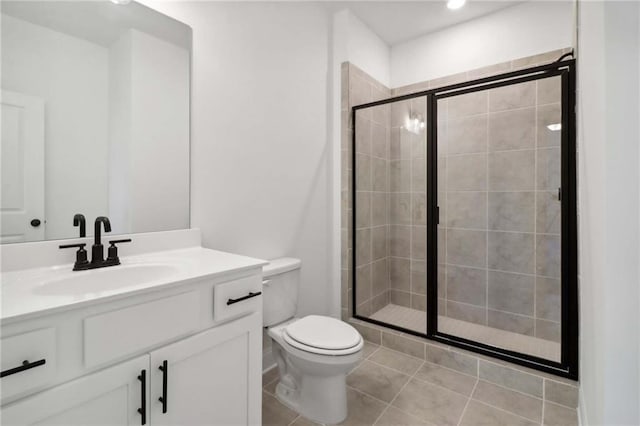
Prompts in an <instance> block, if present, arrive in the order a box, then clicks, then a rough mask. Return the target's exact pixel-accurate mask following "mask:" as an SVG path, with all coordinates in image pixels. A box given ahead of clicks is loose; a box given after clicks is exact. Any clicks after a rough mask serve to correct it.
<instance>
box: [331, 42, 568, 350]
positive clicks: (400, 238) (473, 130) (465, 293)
mask: <svg viewBox="0 0 640 426" xmlns="http://www.w3.org/2000/svg"><path fill="white" fill-rule="evenodd" d="M567 51H569V49H563V50H559V51H553V52H548V53H546V54H543V55H537V56H533V57H527V58H522V59H518V60H514V61H510V62H506V63H501V64H496V65H493V66H490V67H485V68H482V69H477V70H472V71H469V72H465V73H461V74H456V75H452V76H448V77H444V78H439V79H436V80H431V81H426V82H422V83H417V84H413V85H411V86H406V87H401V88H397V89H393V90H391V91H390V92H391V93H390V95H391V96H397V95H401V94H406V93H413V92H417V91H420V90H425V89H429V88H437V87H442V86H445V85H447V84H453V83H457V82H462V81H466V80H470V79H475V78H480V77H485V76H488V75H492V74H497V73H502V72H507V71H510V70H515V69H520V68H527V67H531V66H535V65H540V64H543V63H548V62H551V61H553V60H555V59H557V58H558V57H559V56H560V55H561V54H562V53H565V52H567ZM342 79H343V84H342V95H343V96H342V109H343V111H342V116H343V127H342V129H343V132H342V154H343V155H342V162H343V165H342V177H343V181H342V182H343V184H342V218H343V220H342V247H343V249H342V253H343V267H342V290H343V293H342V295H343V297H342V308H343V317H345V318H349V317H351V316H352V313H351V302H350V300H351V299H350V297H351V294H352V283H351V273H350V267H351V265H350V263H351V255H350V250H351V241H352V238H351V229H350V227H351V205H352V204H351V199H350V185H351V175H350V173H351V152H350V149H351V147H350V145H351V135H352V133H351V132H352V131H353V128H352V123H351V121H350V118H349V111H350V107H351V106H352V105H357V104H361V103H365V102H369V101H373V100H376V99H381V98H385V97H388V94H389V91H388V89H387V88H386V87H384V86H383V85H381V84H380V83H378V82H376V81H375V80H373V79H372V78H371V77H369V76H368V75H367V74H365V73H364V72H363V71H361V70H359V69H358V68H357V67H355V66H353V65H350V64H347V63H345V64H343V67H342ZM557 80H558V78H554V79H548V80H544V81H543V82H540V83H536V82H533V83H529V84H521V85H518V86H509V87H507V88H504V89H496V90H494V91H491V93H489V92H480V93H475V94H471V95H467V96H466V99H464V97H462V96H461V97H458V98H451V99H449V100H448V101H444V102H443V101H441V102H440V103H439V111H441V112H443V114H439V125H438V129H439V149H438V151H439V155H440V157H439V159H438V161H439V166H440V170H439V171H438V173H439V179H438V180H439V194H438V198H439V200H440V202H439V204H440V208H441V224H442V226H441V227H440V229H439V235H438V238H439V254H438V257H439V263H440V266H439V271H438V272H439V280H438V281H439V287H440V288H439V295H440V297H441V299H440V300H439V301H438V302H439V312H440V314H441V315H448V316H451V317H454V318H458V319H463V320H467V321H471V322H476V323H480V324H485V325H489V326H492V327H497V328H502V329H506V330H510V331H516V332H519V333H523V334H527V335H532V336H537V337H541V338H545V339H549V340H558V339H559V319H560V318H559V316H560V308H559V306H560V305H559V304H560V282H559V258H560V253H559V247H560V245H559V240H560V237H559V233H560V229H559V223H560V222H559V218H560V216H559V202H557V188H558V187H559V182H558V179H559V174H558V172H559V163H557V161H558V160H559V158H560V152H559V146H558V142H559V138H557V137H556V136H555V135H552V134H549V132H548V130H547V129H546V126H547V125H548V124H553V123H558V122H559V121H560V120H559V100H560V97H559V94H558V87H559V86H558V84H559V83H558V82H557ZM474 96H475V98H474V99H471V98H473V97H474ZM480 98H482V99H480ZM490 98H491V99H493V101H491V100H490ZM500 105H501V106H500ZM376 109H382V107H376ZM424 110H425V101H424V98H416V99H413V100H411V101H404V102H399V103H395V104H393V105H392V106H391V108H390V111H388V113H387V111H383V112H379V113H376V112H375V111H371V110H369V111H366V112H365V111H363V112H364V113H365V114H363V117H362V118H361V117H360V115H359V116H358V117H357V125H358V135H359V134H360V133H364V138H365V139H366V138H371V142H370V143H371V146H373V138H374V137H376V136H375V132H374V131H373V129H374V127H369V129H367V126H365V127H364V130H363V129H361V128H360V125H361V124H363V123H367V122H366V121H364V120H365V119H369V120H371V122H372V125H373V123H375V124H377V125H380V126H382V127H384V125H383V122H381V121H378V122H376V121H375V120H374V117H373V115H377V116H378V117H383V116H384V115H385V114H386V115H387V116H388V117H389V121H388V125H387V129H388V133H385V134H386V135H388V136H386V137H387V141H388V144H387V148H386V149H387V150H386V151H385V153H386V155H387V156H386V157H385V156H383V155H381V156H379V157H378V156H376V155H372V154H371V151H369V152H367V151H366V150H367V148H366V146H367V143H368V142H366V141H364V140H363V141H361V142H360V144H361V145H363V146H364V148H363V149H362V150H363V152H360V153H359V156H358V159H357V161H358V169H360V164H361V163H360V161H362V164H365V172H364V173H365V174H364V176H362V179H365V180H364V181H363V182H364V185H365V186H364V187H363V189H364V188H367V189H370V191H371V195H369V200H367V195H364V194H358V195H357V197H359V198H358V199H357V200H356V201H357V203H358V204H357V205H358V209H357V210H358V214H359V216H360V214H362V215H363V216H364V217H361V218H359V225H358V228H359V229H358V230H357V231H356V238H357V239H358V241H357V242H358V244H357V247H358V251H360V249H364V250H365V252H363V253H360V254H359V255H358V256H357V257H358V259H357V262H358V266H359V267H360V266H365V268H362V270H360V271H358V278H357V279H358V289H359V293H360V292H361V290H360V289H361V281H360V280H361V279H362V282H364V283H365V284H364V287H363V288H364V292H363V297H362V299H360V297H359V300H358V304H359V306H361V308H359V309H358V313H359V314H361V315H368V314H370V313H373V312H375V310H376V309H374V308H379V307H382V306H384V304H386V303H385V300H387V301H390V302H391V303H394V304H399V305H403V306H408V307H412V308H414V309H421V310H424V309H425V308H426V303H425V296H424V295H425V293H426V278H425V264H424V260H425V255H424V251H425V250H426V247H425V245H426V234H425V232H426V228H425V226H424V225H425V224H426V210H425V208H424V206H425V204H426V200H425V198H426V193H425V191H424V189H423V188H422V186H421V185H422V184H423V183H426V181H425V179H423V177H422V175H421V174H422V173H424V170H425V168H424V166H425V164H426V163H425V159H424V144H422V145H421V143H420V142H424V141H425V137H424V131H422V133H421V134H418V135H415V134H412V133H410V132H408V131H407V130H405V129H403V128H402V125H403V124H404V120H405V118H406V116H408V115H409V114H414V115H415V114H418V115H420V114H422V117H426V114H425V112H426V111H424ZM366 114H370V116H369V117H367V116H366ZM379 119H380V120H382V118H379ZM377 129H378V131H380V128H379V127H377ZM368 130H372V131H371V133H368ZM514 130H515V132H514ZM510 132H511V133H510ZM359 139H360V137H359ZM358 150H359V151H360V149H358ZM374 158H377V162H378V163H379V164H382V161H384V160H386V161H387V163H386V165H387V167H386V173H387V175H388V181H387V184H388V186H387V191H388V192H387V194H386V195H387V197H386V198H385V196H384V192H385V191H380V190H379V189H383V187H377V189H378V191H376V190H374V188H373V186H372V185H373V184H372V183H371V182H372V181H371V182H369V183H368V182H367V181H366V176H370V177H371V176H372V175H371V174H368V175H367V173H371V170H372V168H371V163H372V160H373V159H374ZM367 161H368V162H369V166H368V167H367V165H366V164H367ZM554 162H555V163H554ZM381 168H382V166H378V169H381ZM359 182H362V180H359ZM501 182H506V183H508V184H513V187H508V188H507V187H502V186H500V185H501ZM357 186H358V189H359V190H360V189H361V185H360V184H358V185H357ZM376 193H378V195H376V197H378V198H379V200H378V201H377V202H376V204H375V205H374V204H373V201H372V199H373V197H374V194H376ZM361 198H362V200H361ZM380 199H383V200H385V201H381V200H380ZM383 202H385V203H386V209H382V208H381V203H383ZM361 206H364V210H365V211H364V212H362V213H360V212H361ZM367 206H369V207H370V210H369V212H368V213H367V211H366V208H367ZM374 212H379V213H380V212H387V218H386V224H387V226H386V228H387V232H388V238H386V239H385V241H387V242H386V243H385V244H386V245H387V247H386V250H387V256H386V257H382V256H381V255H380V257H376V256H374V255H372V253H373V244H374V238H373V233H374V231H373V230H374V228H376V227H380V228H382V222H383V221H384V220H383V219H382V218H378V219H377V220H376V221H371V222H366V220H367V219H366V218H367V215H368V217H369V218H370V220H371V219H372V216H371V215H372V214H373V213H374ZM360 223H361V224H362V227H360ZM375 232H377V236H378V238H377V239H376V240H375V241H377V242H381V241H382V240H381V238H382V235H383V234H382V233H383V231H382V230H381V229H380V230H378V231H375ZM380 244H382V243H380ZM380 247H381V246H379V248H380ZM380 250H382V248H380ZM379 253H380V252H379ZM514 254H520V255H521V256H514ZM372 256H373V257H372ZM374 265H375V268H376V269H374ZM384 268H387V274H385V273H384V272H383V271H384ZM381 277H382V278H381ZM388 277H391V279H390V280H389V279H388ZM376 279H377V280H379V281H377V282H376V284H375V286H374V284H373V282H374V280H376ZM374 288H375V290H374ZM385 288H386V289H388V291H387V296H383V294H384V291H383V289H385ZM385 298H386V299H385ZM374 300H375V302H374Z"/></svg>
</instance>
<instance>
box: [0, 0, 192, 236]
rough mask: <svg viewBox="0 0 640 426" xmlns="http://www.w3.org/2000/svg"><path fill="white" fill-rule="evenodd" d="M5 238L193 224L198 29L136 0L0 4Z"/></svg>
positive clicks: (0, 154) (1, 202) (0, 206)
mask: <svg viewBox="0 0 640 426" xmlns="http://www.w3.org/2000/svg"><path fill="white" fill-rule="evenodd" d="M1 12H2V16H1V19H2V22H1V23H2V33H1V39H2V84H1V89H2V96H1V101H2V115H1V118H2V139H1V144H0V145H1V150H0V160H1V167H2V169H1V176H0V178H1V184H2V187H1V190H2V193H1V197H0V198H1V200H0V214H1V217H0V225H1V241H2V243H11V242H25V241H40V240H51V239H63V238H73V237H77V236H78V235H79V229H78V228H77V227H74V226H73V217H74V215H75V214H76V213H81V214H83V215H84V216H85V217H86V223H87V227H86V228H87V235H91V234H92V233H93V226H92V225H93V221H94V219H95V218H96V217H97V216H108V217H109V218H110V220H111V225H112V229H113V231H112V232H113V234H122V233H133V232H151V231H165V230H171V229H184V228H189V120H190V118H189V117H190V116H189V105H190V62H191V28H190V27H188V26H187V25H185V24H183V23H181V22H178V21H176V20H174V19H172V18H169V17H167V16H165V15H162V14H161V13H158V12H156V11H154V10H152V9H149V8H147V7H145V6H143V5H140V4H138V3H135V2H126V0H124V1H123V0H120V1H118V2H117V3H116V2H115V1H114V2H111V1H91V2H76V1H3V2H2V9H1Z"/></svg>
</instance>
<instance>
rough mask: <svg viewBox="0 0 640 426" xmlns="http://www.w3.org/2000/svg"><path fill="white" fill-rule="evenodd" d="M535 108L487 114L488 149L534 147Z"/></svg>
mask: <svg viewBox="0 0 640 426" xmlns="http://www.w3.org/2000/svg"><path fill="white" fill-rule="evenodd" d="M535 117H536V110H535V108H524V109H516V110H508V111H503V112H495V113H492V114H490V115H489V150H490V151H504V150H511V149H527V148H529V149H531V148H534V147H535V130H536V128H535V125H536V122H535Z"/></svg>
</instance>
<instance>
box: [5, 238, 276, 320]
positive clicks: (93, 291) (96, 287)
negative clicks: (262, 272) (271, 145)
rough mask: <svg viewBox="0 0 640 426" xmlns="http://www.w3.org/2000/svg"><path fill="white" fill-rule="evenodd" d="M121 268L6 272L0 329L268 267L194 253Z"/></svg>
mask: <svg viewBox="0 0 640 426" xmlns="http://www.w3.org/2000/svg"><path fill="white" fill-rule="evenodd" d="M120 261H121V264H120V265H118V266H111V267H107V268H100V269H93V270H88V271H72V268H73V264H64V265H56V266H46V267H39V268H31V269H23V270H16V271H8V272H2V273H1V274H0V283H1V284H0V285H1V287H0V290H1V299H2V301H1V307H2V310H1V313H0V321H2V323H6V322H9V321H10V322H13V321H16V320H24V319H27V318H29V317H32V316H39V315H42V314H45V313H46V314H49V313H53V312H58V311H62V310H67V309H71V308H78V307H81V306H85V305H90V304H94V303H103V302H106V301H108V300H115V299H120V298H124V297H128V296H132V295H134V294H142V293H147V292H152V291H155V290H158V289H160V288H166V287H168V286H175V285H184V284H187V283H189V282H191V281H194V280H199V279H202V278H220V277H223V276H225V275H229V274H233V273H238V272H242V271H244V270H248V269H251V268H256V267H260V266H262V265H265V264H266V263H267V262H266V261H263V260H259V259H254V258H250V257H246V256H240V255H236V254H231V253H225V252H221V251H216V250H210V249H206V248H203V247H190V248H183V249H179V250H167V251H158V252H151V253H144V254H139V255H134V256H124V257H121V258H120Z"/></svg>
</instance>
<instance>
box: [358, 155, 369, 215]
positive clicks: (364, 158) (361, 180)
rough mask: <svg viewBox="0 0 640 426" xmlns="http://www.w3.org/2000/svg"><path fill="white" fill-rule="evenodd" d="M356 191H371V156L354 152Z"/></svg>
mask: <svg viewBox="0 0 640 426" xmlns="http://www.w3.org/2000/svg"><path fill="white" fill-rule="evenodd" d="M356 191H371V156H369V155H364V154H356ZM356 208H357V206H356Z"/></svg>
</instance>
